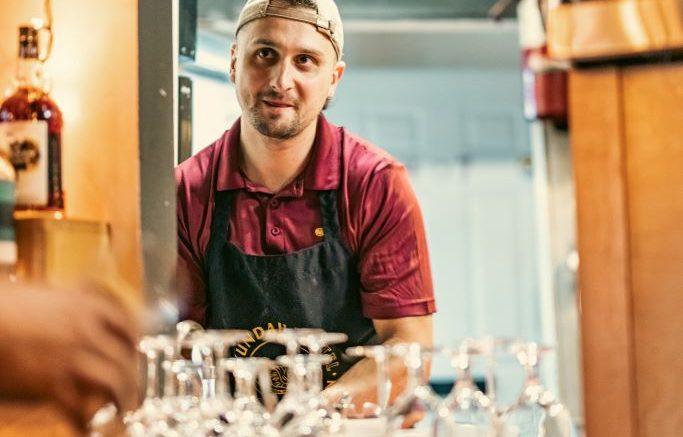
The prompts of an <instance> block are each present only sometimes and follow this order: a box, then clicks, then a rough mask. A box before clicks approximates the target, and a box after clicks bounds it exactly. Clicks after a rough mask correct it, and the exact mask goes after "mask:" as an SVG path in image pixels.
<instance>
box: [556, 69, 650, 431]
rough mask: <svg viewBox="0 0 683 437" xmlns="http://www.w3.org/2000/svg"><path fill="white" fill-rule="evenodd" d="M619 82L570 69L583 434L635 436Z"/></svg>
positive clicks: (602, 73) (609, 75) (616, 76)
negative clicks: (584, 426) (582, 379)
mask: <svg viewBox="0 0 683 437" xmlns="http://www.w3.org/2000/svg"><path fill="white" fill-rule="evenodd" d="M620 88H621V76H620V73H619V72H618V70H617V69H616V68H604V69H600V70H582V71H573V72H572V73H571V75H570V87H569V90H570V91H569V92H570V114H571V129H572V131H571V143H572V149H573V160H574V171H575V180H576V196H577V226H578V250H579V256H580V258H581V268H580V271H579V293H580V306H581V307H580V308H581V329H582V353H583V367H584V396H585V407H586V408H585V415H586V432H587V435H588V436H589V437H602V436H610V435H613V436H620V437H635V436H636V435H637V421H636V414H635V413H636V391H635V383H634V379H633V377H634V344H633V342H632V339H633V330H632V329H633V328H632V320H631V317H632V308H631V278H630V273H629V270H630V261H629V251H630V248H629V238H628V235H629V223H628V220H627V198H626V192H625V188H626V185H625V173H624V169H625V165H624V163H625V156H624V145H623V134H622V132H623V131H622V129H623V118H622V113H621V110H620V107H621V97H620Z"/></svg>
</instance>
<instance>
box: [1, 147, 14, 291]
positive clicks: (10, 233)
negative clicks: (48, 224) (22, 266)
mask: <svg viewBox="0 0 683 437" xmlns="http://www.w3.org/2000/svg"><path fill="white" fill-rule="evenodd" d="M13 212H14V167H13V166H12V163H10V162H9V159H8V156H7V154H6V153H4V152H3V151H0V281H8V280H9V281H14V279H15V276H14V275H15V267H16V263H17V243H16V238H15V234H14V221H13V218H12V214H13Z"/></svg>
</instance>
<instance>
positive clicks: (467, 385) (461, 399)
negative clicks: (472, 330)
mask: <svg viewBox="0 0 683 437" xmlns="http://www.w3.org/2000/svg"><path fill="white" fill-rule="evenodd" d="M481 352H482V346H481V344H480V343H479V342H477V341H475V340H472V339H466V340H463V341H462V342H460V344H459V346H457V347H456V348H444V349H443V350H442V353H444V354H445V355H446V356H447V357H448V358H449V360H450V363H451V366H453V368H454V369H455V374H456V380H455V384H454V385H453V389H452V390H451V392H450V393H449V394H448V395H447V396H446V398H445V399H444V401H443V404H442V405H443V407H445V408H446V409H447V411H448V413H447V415H445V416H443V417H439V418H438V419H437V421H436V425H435V429H434V434H435V436H439V437H446V436H452V435H458V434H459V433H460V434H464V433H465V430H468V432H469V434H471V435H476V436H480V437H485V436H486V437H493V436H494V435H495V429H496V427H495V424H494V423H495V421H496V416H495V406H494V405H493V403H492V402H491V400H490V399H489V398H488V396H486V395H485V394H484V393H482V392H481V390H479V388H477V386H476V385H475V384H474V380H473V378H472V371H471V363H472V358H473V357H474V356H476V355H479V354H481Z"/></svg>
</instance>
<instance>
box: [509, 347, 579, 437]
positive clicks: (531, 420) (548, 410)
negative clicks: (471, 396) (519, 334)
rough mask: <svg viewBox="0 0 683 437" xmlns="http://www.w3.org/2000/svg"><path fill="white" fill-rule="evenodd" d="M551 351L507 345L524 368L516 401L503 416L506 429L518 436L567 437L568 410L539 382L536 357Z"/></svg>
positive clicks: (569, 423)
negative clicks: (522, 383)
mask: <svg viewBox="0 0 683 437" xmlns="http://www.w3.org/2000/svg"><path fill="white" fill-rule="evenodd" d="M550 350H552V349H551V348H550V347H548V346H543V345H539V344H537V343H533V342H528V343H524V342H517V343H514V344H512V345H511V346H510V351H511V352H512V353H514V354H515V356H516V358H517V360H518V361H519V363H520V364H521V365H522V367H524V373H525V379H524V385H523V386H522V391H521V393H520V395H519V397H518V398H517V401H516V402H515V403H513V404H512V405H511V406H510V407H509V408H507V409H506V410H505V411H504V413H503V419H504V421H505V424H506V426H507V427H508V428H509V429H510V430H511V432H512V433H517V435H518V436H519V437H537V436H538V437H569V436H571V435H572V421H571V416H570V414H569V411H568V409H567V408H566V407H565V406H564V405H563V404H562V403H561V402H559V400H557V398H556V397H555V395H554V394H553V393H552V392H550V391H548V390H546V388H545V387H544V386H543V384H542V383H541V380H540V375H539V362H540V356H541V355H542V354H544V353H546V352H548V351H550Z"/></svg>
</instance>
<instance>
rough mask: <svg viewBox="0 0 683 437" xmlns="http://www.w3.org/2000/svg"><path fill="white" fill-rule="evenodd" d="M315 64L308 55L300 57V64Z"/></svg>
mask: <svg viewBox="0 0 683 437" xmlns="http://www.w3.org/2000/svg"><path fill="white" fill-rule="evenodd" d="M314 63H315V60H314V59H313V58H312V57H310V56H308V55H300V56H299V64H304V65H308V64H314Z"/></svg>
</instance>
